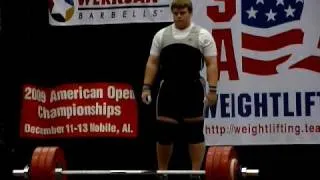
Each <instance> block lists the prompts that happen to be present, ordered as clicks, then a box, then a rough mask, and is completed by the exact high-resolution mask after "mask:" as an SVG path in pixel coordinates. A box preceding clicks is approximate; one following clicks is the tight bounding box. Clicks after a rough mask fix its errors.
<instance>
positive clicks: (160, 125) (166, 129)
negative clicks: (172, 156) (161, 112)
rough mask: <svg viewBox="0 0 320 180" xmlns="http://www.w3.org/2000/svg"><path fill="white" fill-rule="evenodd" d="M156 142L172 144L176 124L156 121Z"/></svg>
mask: <svg viewBox="0 0 320 180" xmlns="http://www.w3.org/2000/svg"><path fill="white" fill-rule="evenodd" d="M156 126H157V128H156V129H157V142H158V143H159V144H163V145H168V144H172V143H173V141H174V140H175V138H176V133H177V130H176V129H177V124H175V123H171V122H165V121H161V120H157V122H156Z"/></svg>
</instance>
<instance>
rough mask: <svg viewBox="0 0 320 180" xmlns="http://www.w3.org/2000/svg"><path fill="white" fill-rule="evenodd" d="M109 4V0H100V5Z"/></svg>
mask: <svg viewBox="0 0 320 180" xmlns="http://www.w3.org/2000/svg"><path fill="white" fill-rule="evenodd" d="M105 4H110V0H101V5H105Z"/></svg>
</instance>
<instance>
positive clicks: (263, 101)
mask: <svg viewBox="0 0 320 180" xmlns="http://www.w3.org/2000/svg"><path fill="white" fill-rule="evenodd" d="M259 96H260V94H259V93H254V106H255V107H256V108H255V116H257V117H260V116H261V114H260V110H261V111H262V116H263V117H266V116H267V115H268V106H267V105H268V104H267V93H261V96H262V97H261V101H260V97H259Z"/></svg>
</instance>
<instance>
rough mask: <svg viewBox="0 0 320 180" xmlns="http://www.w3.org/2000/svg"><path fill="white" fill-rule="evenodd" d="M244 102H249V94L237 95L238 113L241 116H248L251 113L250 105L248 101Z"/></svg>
mask: <svg viewBox="0 0 320 180" xmlns="http://www.w3.org/2000/svg"><path fill="white" fill-rule="evenodd" d="M245 102H251V97H250V95H249V94H240V95H239V96H238V103H239V104H238V112H239V115H240V116H242V117H248V116H250V114H251V105H250V104H249V103H246V104H245Z"/></svg>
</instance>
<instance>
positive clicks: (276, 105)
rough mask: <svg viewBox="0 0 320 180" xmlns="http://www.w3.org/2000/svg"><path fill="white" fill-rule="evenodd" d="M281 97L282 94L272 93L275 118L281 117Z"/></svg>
mask: <svg viewBox="0 0 320 180" xmlns="http://www.w3.org/2000/svg"><path fill="white" fill-rule="evenodd" d="M280 96H281V94H280V93H270V97H271V98H272V105H273V108H272V110H273V116H274V117H278V116H279V97H280Z"/></svg>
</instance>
